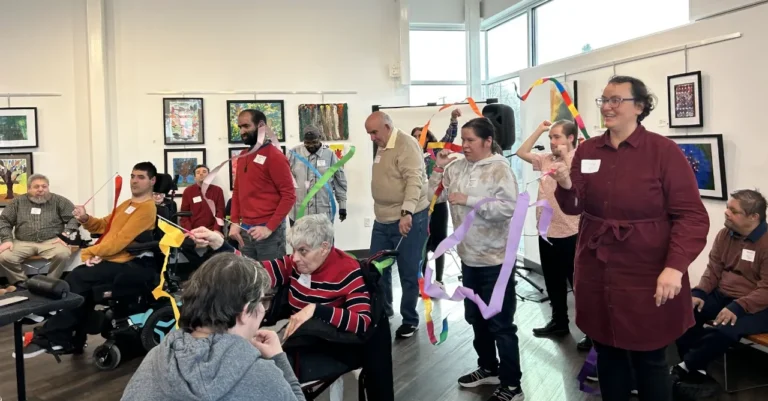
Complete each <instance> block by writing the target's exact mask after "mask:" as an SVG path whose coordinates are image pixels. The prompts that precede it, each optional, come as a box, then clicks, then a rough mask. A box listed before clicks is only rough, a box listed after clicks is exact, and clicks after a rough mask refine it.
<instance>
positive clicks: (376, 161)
mask: <svg viewBox="0 0 768 401" xmlns="http://www.w3.org/2000/svg"><path fill="white" fill-rule="evenodd" d="M380 161H381V155H376V158H375V159H373V162H374V163H376V164H379V162H380Z"/></svg>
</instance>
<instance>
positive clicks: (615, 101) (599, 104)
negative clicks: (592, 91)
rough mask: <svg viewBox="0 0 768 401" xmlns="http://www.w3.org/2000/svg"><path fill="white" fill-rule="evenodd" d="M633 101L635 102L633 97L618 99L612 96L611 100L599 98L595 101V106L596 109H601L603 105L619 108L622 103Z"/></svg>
mask: <svg viewBox="0 0 768 401" xmlns="http://www.w3.org/2000/svg"><path fill="white" fill-rule="evenodd" d="M633 100H635V98H633V97H618V96H614V97H611V98H606V97H599V98H597V99H595V104H596V105H597V107H603V105H604V104H607V105H609V106H611V107H619V105H621V104H622V103H624V102H629V101H633Z"/></svg>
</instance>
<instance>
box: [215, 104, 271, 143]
mask: <svg viewBox="0 0 768 401" xmlns="http://www.w3.org/2000/svg"><path fill="white" fill-rule="evenodd" d="M247 109H256V110H260V111H261V112H262V113H264V115H265V116H267V124H269V127H270V128H272V131H275V135H277V138H278V139H279V140H280V141H281V142H282V141H284V140H285V113H284V112H283V109H284V102H283V101H282V100H227V137H228V142H229V143H243V138H241V137H240V128H239V127H238V126H237V116H238V115H240V112H242V111H243V110H247Z"/></svg>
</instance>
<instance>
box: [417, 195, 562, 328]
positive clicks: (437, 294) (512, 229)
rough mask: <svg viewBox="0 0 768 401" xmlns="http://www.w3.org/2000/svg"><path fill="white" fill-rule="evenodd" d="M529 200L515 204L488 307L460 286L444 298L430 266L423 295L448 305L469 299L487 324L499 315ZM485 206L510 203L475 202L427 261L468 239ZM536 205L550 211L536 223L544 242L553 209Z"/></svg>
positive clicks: (522, 198) (521, 198)
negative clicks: (444, 301) (451, 302)
mask: <svg viewBox="0 0 768 401" xmlns="http://www.w3.org/2000/svg"><path fill="white" fill-rule="evenodd" d="M530 199H531V196H530V195H529V194H528V192H523V193H521V194H520V195H518V198H517V202H516V204H515V212H514V214H513V215H512V220H511V222H510V223H509V235H508V237H507V249H506V252H505V253H504V262H503V263H502V265H501V273H500V274H499V278H498V280H496V284H495V285H494V287H493V293H492V294H491V302H490V303H489V304H487V305H486V304H485V302H484V301H483V300H482V298H480V296H479V295H477V294H475V292H474V291H472V290H471V289H469V288H467V287H464V286H459V288H457V289H456V291H454V293H453V295H451V296H448V294H446V292H445V291H443V290H442V289H441V288H440V287H438V286H437V285H433V283H432V270H433V268H432V267H431V266H429V267H428V268H427V271H426V274H425V276H424V280H425V282H424V292H426V293H427V295H429V296H430V297H432V298H436V299H447V300H450V301H461V300H464V299H469V300H470V301H472V302H474V303H475V304H477V307H478V309H480V313H481V314H482V315H483V318H485V319H486V320H487V319H490V318H492V317H493V316H495V315H497V314H498V313H499V312H501V306H502V305H503V304H504V296H505V295H506V292H507V284H508V283H509V280H510V278H511V277H512V273H513V272H514V270H515V264H516V263H517V248H518V246H519V245H520V238H521V237H522V235H523V225H524V224H525V216H526V214H527V212H528V207H530V206H529V205H528V202H530ZM488 202H510V201H509V200H504V199H496V198H485V199H483V200H481V201H480V202H478V203H477V204H476V205H475V207H474V208H473V209H472V211H470V212H469V213H468V214H467V216H466V217H465V218H464V222H462V223H461V225H460V226H459V227H458V228H456V230H455V231H454V232H453V234H451V235H450V236H449V237H448V238H446V239H444V240H443V241H442V242H440V244H439V245H438V246H437V249H436V250H435V253H434V254H433V255H432V257H431V258H430V260H434V259H436V258H438V257H439V256H440V255H442V254H444V253H445V252H446V251H448V250H449V249H451V248H453V247H454V246H456V245H458V244H459V243H460V242H461V241H462V240H463V239H464V237H465V236H466V235H467V233H468V232H469V229H470V227H472V223H473V222H474V220H475V215H476V213H477V210H478V209H479V208H480V207H481V206H483V205H485V204H486V203H488ZM535 205H539V206H543V207H544V210H547V209H548V210H549V213H548V214H546V215H545V214H544V213H542V218H540V219H539V233H540V234H541V233H543V234H542V235H543V237H544V239H546V233H547V229H548V228H549V223H550V221H551V218H552V208H551V207H550V206H549V203H548V202H547V201H546V200H543V201H540V202H537V203H536V204H535Z"/></svg>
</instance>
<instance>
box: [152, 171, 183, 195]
mask: <svg viewBox="0 0 768 401" xmlns="http://www.w3.org/2000/svg"><path fill="white" fill-rule="evenodd" d="M175 190H178V188H177V187H176V183H175V182H174V181H173V177H171V176H170V174H165V173H158V174H157V175H156V176H155V186H154V188H153V189H152V191H153V192H156V193H159V194H168V193H169V192H171V191H175Z"/></svg>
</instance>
